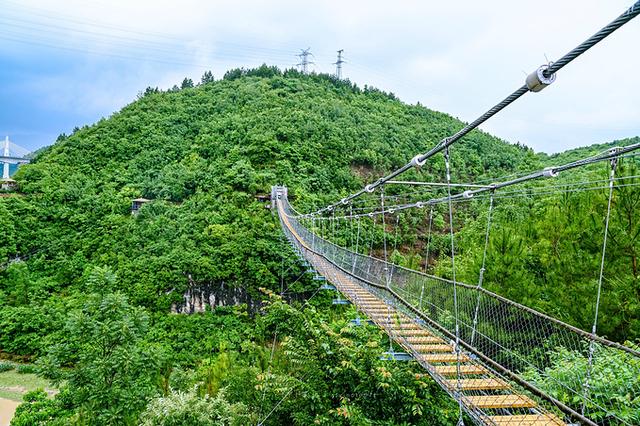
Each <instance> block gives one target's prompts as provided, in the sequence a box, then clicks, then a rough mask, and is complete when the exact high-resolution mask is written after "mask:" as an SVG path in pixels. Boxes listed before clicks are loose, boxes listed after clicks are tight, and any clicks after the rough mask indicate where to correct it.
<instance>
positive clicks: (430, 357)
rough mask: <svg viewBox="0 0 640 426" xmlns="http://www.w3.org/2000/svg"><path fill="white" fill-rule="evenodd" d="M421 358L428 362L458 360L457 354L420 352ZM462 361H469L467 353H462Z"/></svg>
mask: <svg viewBox="0 0 640 426" xmlns="http://www.w3.org/2000/svg"><path fill="white" fill-rule="evenodd" d="M419 358H420V359H421V360H424V361H426V362H456V361H457V360H458V357H457V356H456V354H425V355H422V354H420V355H419ZM460 361H461V362H465V361H469V357H468V356H466V355H465V354H460Z"/></svg>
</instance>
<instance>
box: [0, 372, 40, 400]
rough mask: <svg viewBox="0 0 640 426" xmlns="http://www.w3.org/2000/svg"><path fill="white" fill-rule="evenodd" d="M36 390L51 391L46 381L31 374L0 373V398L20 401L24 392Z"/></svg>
mask: <svg viewBox="0 0 640 426" xmlns="http://www.w3.org/2000/svg"><path fill="white" fill-rule="evenodd" d="M38 388H43V389H51V388H52V386H51V383H49V381H48V380H46V379H43V378H41V377H38V376H36V375H35V374H31V373H26V374H25V373H18V371H16V370H9V371H3V372H1V373H0V398H6V399H12V400H14V401H22V395H23V394H24V393H25V392H28V391H32V390H35V389H38Z"/></svg>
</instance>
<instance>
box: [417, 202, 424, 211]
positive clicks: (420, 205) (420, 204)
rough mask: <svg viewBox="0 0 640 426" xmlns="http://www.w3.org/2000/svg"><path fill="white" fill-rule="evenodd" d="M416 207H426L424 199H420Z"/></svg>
mask: <svg viewBox="0 0 640 426" xmlns="http://www.w3.org/2000/svg"><path fill="white" fill-rule="evenodd" d="M416 207H417V208H419V209H421V208H423V207H424V203H423V202H422V201H418V202H417V203H416Z"/></svg>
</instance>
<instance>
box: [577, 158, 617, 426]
mask: <svg viewBox="0 0 640 426" xmlns="http://www.w3.org/2000/svg"><path fill="white" fill-rule="evenodd" d="M617 165H618V159H617V158H614V159H612V160H611V174H610V175H609V200H608V202H607V215H606V217H605V221H604V236H603V237H602V257H601V258H600V274H599V275H598V290H597V294H596V305H595V312H594V316H593V325H592V327H591V334H592V336H596V335H597V334H596V331H597V328H598V313H599V309H600V296H601V294H602V281H603V278H604V263H605V256H606V253H607V235H608V233H609V220H610V218H611V201H612V199H613V182H614V177H615V174H616V167H617ZM594 351H595V341H594V340H593V339H592V340H591V342H590V343H589V358H588V361H587V371H586V377H585V380H584V386H583V398H582V408H581V414H582V415H583V416H584V412H585V409H586V405H587V398H588V396H589V385H590V384H589V382H590V380H591V373H592V369H593V357H594Z"/></svg>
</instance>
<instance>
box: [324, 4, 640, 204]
mask: <svg viewBox="0 0 640 426" xmlns="http://www.w3.org/2000/svg"><path fill="white" fill-rule="evenodd" d="M638 14H640V0H638V1H636V2H635V3H634V4H633V5H632V6H631V7H630V8H628V9H627V10H626V11H625V12H624V13H623V14H622V15H620V16H619V17H617V18H616V19H615V20H614V21H612V22H611V23H609V24H608V25H606V26H605V27H603V28H602V29H601V30H600V31H598V32H597V33H596V34H594V35H593V36H591V37H589V38H588V39H587V40H585V41H584V42H583V43H581V44H580V45H578V46H577V47H575V48H574V49H573V50H571V51H570V52H568V53H567V54H565V55H564V56H562V57H561V58H560V59H559V60H557V61H556V62H555V63H552V64H550V65H548V66H547V65H543V66H541V67H539V68H538V69H537V70H536V71H534V72H533V73H531V74H530V75H529V76H528V77H527V81H526V83H525V84H524V85H522V86H521V87H519V88H518V89H516V90H515V91H514V92H513V93H511V94H510V95H509V96H507V97H506V98H504V99H503V100H502V101H500V102H499V103H497V104H496V105H494V106H493V107H492V108H490V109H489V110H488V111H486V112H485V113H484V114H482V115H481V116H480V117H478V118H477V119H475V120H474V121H472V122H471V123H469V124H467V125H466V126H465V127H463V128H462V129H460V130H459V131H458V132H456V133H454V134H453V135H451V136H448V137H445V138H444V139H442V140H441V141H440V142H438V143H437V144H436V145H435V146H434V147H433V148H431V150H429V151H427V152H426V153H424V154H418V155H416V156H415V157H413V159H411V161H409V162H408V163H407V164H405V165H404V166H402V167H400V168H399V169H396V170H394V171H392V172H391V173H390V174H388V175H386V176H384V177H381V178H380V179H378V180H377V181H375V182H374V183H371V184H369V185H367V186H365V187H364V188H362V189H361V190H360V191H358V192H355V193H353V194H351V195H349V196H348V197H346V198H343V199H342V200H340V201H338V202H337V203H335V204H332V205H329V206H327V207H325V208H323V209H321V210H319V211H317V212H322V211H326V210H330V209H332V208H334V207H336V206H338V205H339V204H346V203H348V202H350V201H351V200H353V199H354V198H358V197H360V196H361V195H363V194H366V193H368V192H373V191H374V190H375V189H376V188H377V187H381V186H382V185H384V184H385V183H386V182H388V181H389V180H392V179H393V178H395V177H396V176H398V175H400V174H402V173H404V172H406V171H407V170H409V169H411V168H413V167H421V166H423V165H424V164H425V162H426V160H427V159H429V158H431V157H433V156H434V155H435V154H438V153H440V152H442V151H444V150H445V149H446V148H448V147H449V146H451V145H452V144H453V143H455V142H456V141H458V140H459V139H461V138H462V137H464V136H465V135H467V134H468V133H469V132H471V131H472V130H473V129H475V128H477V127H478V126H480V125H481V124H482V123H484V122H485V121H487V120H488V119H489V118H491V117H492V116H494V115H495V114H497V113H498V112H500V111H502V110H503V109H504V108H506V107H507V106H509V105H510V104H511V103H513V102H514V101H516V100H517V99H518V98H520V97H522V96H523V95H524V94H525V93H527V92H529V91H533V92H538V91H540V90H542V88H544V87H546V86H547V85H549V84H551V83H552V82H553V81H554V80H555V73H556V72H557V71H559V70H560V69H562V68H563V67H565V66H566V65H567V64H569V63H570V62H571V61H573V60H574V59H576V58H577V57H578V56H580V55H582V54H583V53H585V52H586V51H587V50H589V49H590V48H592V47H593V46H595V45H596V44H598V43H599V42H600V41H602V40H603V39H604V38H606V37H607V36H609V35H610V34H612V33H613V32H614V31H615V30H617V29H619V28H620V27H622V26H623V25H624V24H626V23H627V22H629V21H630V20H631V19H633V18H635V17H636V16H637V15H638Z"/></svg>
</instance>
